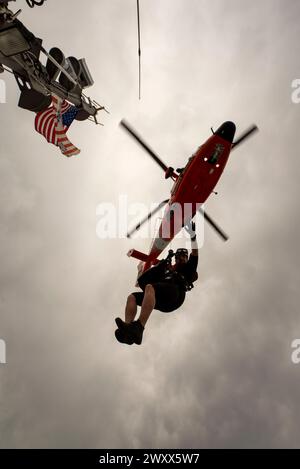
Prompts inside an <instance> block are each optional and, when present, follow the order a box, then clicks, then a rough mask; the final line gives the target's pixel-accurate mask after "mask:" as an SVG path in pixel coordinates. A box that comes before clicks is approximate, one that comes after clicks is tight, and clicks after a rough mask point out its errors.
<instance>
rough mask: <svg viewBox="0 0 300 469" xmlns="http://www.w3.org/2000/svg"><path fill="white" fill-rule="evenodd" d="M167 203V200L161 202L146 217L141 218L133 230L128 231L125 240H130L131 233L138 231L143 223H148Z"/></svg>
mask: <svg viewBox="0 0 300 469" xmlns="http://www.w3.org/2000/svg"><path fill="white" fill-rule="evenodd" d="M167 202H169V199H166V200H163V201H162V202H161V203H160V204H158V206H157V207H155V209H154V210H152V211H151V212H150V213H148V215H147V216H146V217H145V218H143V219H142V220H141V221H140V222H139V223H138V224H137V225H136V226H135V227H134V228H132V229H131V230H130V231H128V233H127V235H126V236H127V238H131V235H132V234H133V233H135V231H138V230H139V229H140V228H141V226H142V225H143V224H144V223H146V221H149V220H150V218H151V217H152V216H153V215H155V213H156V212H158V211H159V210H160V209H161V208H162V207H163V206H164V205H165V204H166V203H167Z"/></svg>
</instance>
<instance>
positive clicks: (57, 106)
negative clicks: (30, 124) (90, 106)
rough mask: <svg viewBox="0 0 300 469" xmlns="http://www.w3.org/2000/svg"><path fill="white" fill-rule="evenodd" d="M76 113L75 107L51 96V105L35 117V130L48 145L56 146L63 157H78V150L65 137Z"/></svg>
mask: <svg viewBox="0 0 300 469" xmlns="http://www.w3.org/2000/svg"><path fill="white" fill-rule="evenodd" d="M77 112H78V109H77V108H76V106H72V105H71V104H70V103H68V102H67V101H65V100H62V99H60V98H58V97H57V96H52V105H51V106H50V107H48V108H47V109H44V110H43V111H40V112H38V113H37V115H36V116H35V122H34V125H35V130H36V131H37V132H39V133H40V134H42V135H43V136H44V137H45V138H46V140H47V141H48V142H49V143H53V145H56V146H58V147H59V148H60V151H61V152H62V154H63V155H65V156H73V155H78V154H79V153H80V150H79V149H78V148H76V147H75V146H74V145H73V143H71V142H70V140H69V139H68V137H67V135H66V132H67V130H68V128H69V127H70V125H71V124H72V122H73V120H74V119H75V117H76V115H77Z"/></svg>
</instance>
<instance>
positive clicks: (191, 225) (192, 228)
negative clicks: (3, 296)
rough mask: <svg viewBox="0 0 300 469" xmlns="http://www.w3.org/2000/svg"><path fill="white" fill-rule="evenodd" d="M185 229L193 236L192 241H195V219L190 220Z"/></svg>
mask: <svg viewBox="0 0 300 469" xmlns="http://www.w3.org/2000/svg"><path fill="white" fill-rule="evenodd" d="M184 228H185V230H186V231H187V232H188V234H189V235H190V237H191V241H195V240H196V237H197V235H196V223H195V222H194V221H192V220H191V221H190V222H189V223H187V224H186V225H185V227H184Z"/></svg>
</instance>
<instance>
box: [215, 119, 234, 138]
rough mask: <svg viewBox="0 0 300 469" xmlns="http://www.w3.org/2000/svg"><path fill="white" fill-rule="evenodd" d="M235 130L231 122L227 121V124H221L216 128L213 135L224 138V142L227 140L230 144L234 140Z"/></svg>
mask: <svg viewBox="0 0 300 469" xmlns="http://www.w3.org/2000/svg"><path fill="white" fill-rule="evenodd" d="M235 130H236V127H235V124H234V123H233V122H230V121H227V122H224V124H222V125H221V126H220V127H219V128H218V130H217V131H216V132H215V134H216V135H219V136H220V137H222V138H224V140H227V142H230V143H232V142H233V139H234V134H235Z"/></svg>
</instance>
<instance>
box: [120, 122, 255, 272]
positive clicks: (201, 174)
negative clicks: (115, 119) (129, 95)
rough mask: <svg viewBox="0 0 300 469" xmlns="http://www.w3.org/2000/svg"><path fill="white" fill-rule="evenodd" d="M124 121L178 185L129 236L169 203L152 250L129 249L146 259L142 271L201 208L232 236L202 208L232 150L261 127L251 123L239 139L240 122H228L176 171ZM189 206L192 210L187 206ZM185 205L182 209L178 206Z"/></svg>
mask: <svg viewBox="0 0 300 469" xmlns="http://www.w3.org/2000/svg"><path fill="white" fill-rule="evenodd" d="M120 125H121V126H122V127H123V128H124V129H125V130H126V131H127V132H129V134H130V135H131V136H132V137H133V138H134V139H135V140H136V141H137V142H138V143H139V144H140V145H141V146H142V147H143V148H144V150H146V152H148V154H149V155H150V156H151V157H152V158H153V159H154V161H156V163H157V164H158V165H159V166H160V167H161V168H162V169H163V170H164V171H165V178H166V179H167V178H172V179H173V181H174V185H173V187H172V189H171V196H170V198H169V199H167V200H164V201H163V202H162V203H161V204H159V205H158V207H156V208H155V209H154V210H153V211H152V212H151V213H149V214H148V215H147V217H145V218H144V219H143V220H142V221H141V222H140V223H139V224H138V225H136V226H135V227H134V228H133V229H132V230H131V231H130V232H128V233H127V237H128V238H130V236H131V235H132V234H133V233H134V232H135V231H136V230H138V229H139V228H140V227H141V225H142V224H143V223H145V222H146V221H148V220H149V219H150V218H151V217H152V215H154V213H156V212H157V211H158V210H159V209H160V208H161V207H162V206H163V205H165V204H167V206H166V209H165V212H164V216H163V219H162V221H161V223H160V227H159V229H158V232H157V234H156V236H155V238H154V240H153V242H152V245H151V248H150V251H149V254H144V253H142V252H140V251H137V250H136V249H131V250H130V251H129V252H128V256H129V257H135V258H136V259H138V260H140V261H142V263H143V266H142V269H141V270H140V272H139V273H141V272H145V271H146V270H147V269H149V268H150V267H151V266H152V265H154V264H156V263H157V262H159V261H158V259H157V258H158V256H159V255H160V254H161V253H162V252H163V251H164V249H165V248H166V247H167V246H168V244H169V243H170V242H171V241H172V239H173V238H174V237H175V236H176V235H177V234H178V233H179V231H180V230H181V229H182V228H183V227H184V226H186V225H187V224H189V222H190V221H191V220H192V218H193V217H194V216H195V214H196V212H197V210H199V211H200V212H201V213H202V214H203V216H204V218H205V220H206V221H207V222H208V223H209V224H210V225H211V226H212V227H213V228H214V229H215V230H216V231H217V233H218V234H219V235H220V236H221V237H222V239H223V240H224V241H226V240H227V239H228V236H227V235H226V234H225V233H224V232H223V231H222V230H221V228H220V227H218V225H217V224H216V223H215V222H214V221H213V220H212V218H211V217H209V216H208V215H207V213H206V212H204V210H203V209H202V208H201V206H202V204H204V202H205V201H206V200H207V199H208V197H209V196H210V194H211V193H212V192H213V191H214V188H215V186H216V184H217V182H218V181H219V179H220V177H221V174H222V172H223V170H224V168H225V165H226V163H227V161H228V158H229V155H230V152H231V150H233V149H234V148H236V147H237V146H238V145H239V144H240V143H242V142H243V141H244V140H245V139H246V138H247V137H249V136H250V135H251V134H252V133H253V132H255V131H257V130H258V128H257V126H256V125H253V126H251V127H250V128H249V129H248V130H247V131H245V132H244V133H243V134H242V135H241V136H240V137H239V138H238V139H237V140H236V141H235V142H234V141H233V139H234V136H235V131H236V126H235V124H234V123H233V122H230V121H228V122H224V123H223V124H222V125H221V126H220V127H219V128H218V130H216V131H215V132H214V131H213V130H212V132H213V135H212V136H211V137H210V138H209V139H208V140H206V142H205V143H204V144H203V145H201V146H200V147H199V148H198V150H197V151H196V152H195V153H194V154H193V155H192V157H191V158H189V160H188V162H187V164H186V166H185V167H184V168H178V169H177V170H176V171H175V170H174V168H172V167H168V166H166V165H165V163H164V162H163V161H162V160H161V159H160V158H159V157H158V156H157V155H156V154H155V153H154V151H153V150H152V149H151V148H150V147H149V146H148V145H147V144H146V143H145V142H144V141H143V140H142V138H141V137H140V136H139V135H138V134H137V132H136V131H135V130H134V129H133V128H132V127H131V126H130V125H129V124H128V123H127V122H126V121H124V120H122V121H121V122H120ZM185 206H188V207H189V210H184V207H185ZM178 208H179V209H181V210H178Z"/></svg>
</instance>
